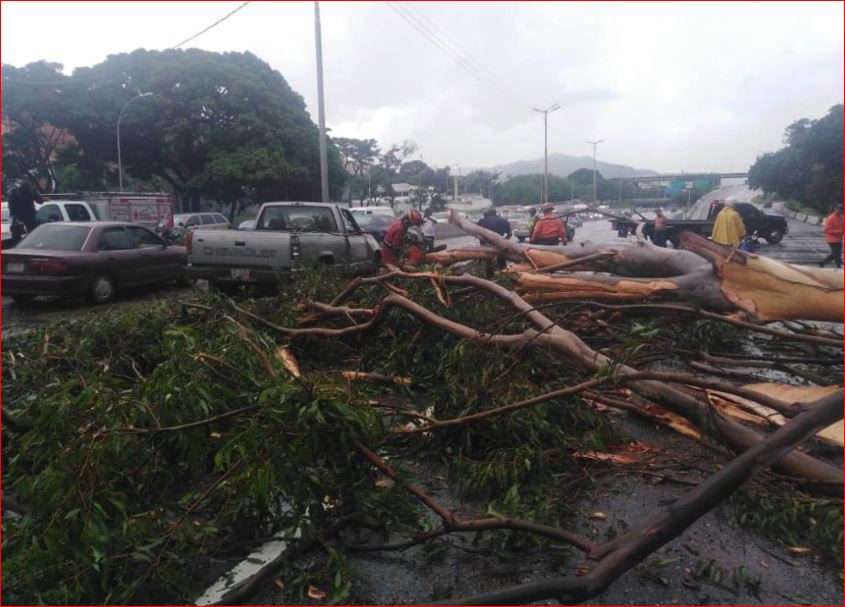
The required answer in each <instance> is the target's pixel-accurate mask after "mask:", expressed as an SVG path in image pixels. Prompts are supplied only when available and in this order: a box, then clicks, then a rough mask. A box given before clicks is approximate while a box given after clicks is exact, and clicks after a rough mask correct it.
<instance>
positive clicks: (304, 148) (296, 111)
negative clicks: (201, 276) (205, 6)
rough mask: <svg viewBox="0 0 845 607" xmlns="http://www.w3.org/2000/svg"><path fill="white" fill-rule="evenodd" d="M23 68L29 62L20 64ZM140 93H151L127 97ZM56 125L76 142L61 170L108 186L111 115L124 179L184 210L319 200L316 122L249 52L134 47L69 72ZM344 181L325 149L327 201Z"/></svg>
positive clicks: (112, 164) (333, 154)
mask: <svg viewBox="0 0 845 607" xmlns="http://www.w3.org/2000/svg"><path fill="white" fill-rule="evenodd" d="M28 67H29V66H28ZM140 92H151V93H153V95H152V96H150V97H149V98H145V99H139V100H137V101H135V102H133V103H132V105H129V106H127V105H126V104H127V102H128V101H129V100H131V99H133V98H134V97H136V96H137V95H138V94H139V93H140ZM53 101H54V105H55V106H56V108H57V111H56V112H55V126H56V127H58V128H64V129H67V130H68V131H69V132H70V133H71V134H72V135H73V137H74V139H75V141H76V146H72V147H69V148H68V149H67V150H65V152H64V155H63V160H64V162H65V163H66V164H65V166H66V167H73V170H72V173H73V174H74V175H75V176H76V177H77V179H78V180H79V181H81V182H85V181H97V180H99V181H105V182H106V183H110V184H112V186H113V185H114V184H115V183H116V181H117V179H116V168H117V167H116V160H117V152H116V141H115V131H116V125H117V120H118V117H119V115H120V112H121V110H122V109H124V108H125V112H124V115H123V119H122V121H121V151H122V160H123V168H124V173H125V181H126V182H127V183H128V184H129V185H130V187H133V186H137V185H139V184H140V185H146V186H149V185H150V184H157V183H165V184H168V185H169V186H170V188H172V190H173V192H174V193H175V194H176V195H177V197H178V199H179V200H180V201H182V206H183V208H198V206H199V201H200V199H206V200H214V201H218V202H231V201H233V200H236V199H241V200H246V199H250V198H252V199H254V200H253V201H262V200H266V199H269V198H276V199H278V198H283V199H300V200H316V199H319V197H320V161H319V150H318V137H317V127H316V126H315V125H314V123H313V122H312V121H311V119H310V117H309V115H308V113H307V111H306V108H305V103H304V101H303V99H302V97H301V96H300V95H299V94H297V93H296V92H294V91H293V90H292V89H291V88H290V86H289V85H288V84H287V82H286V81H285V79H284V78H283V77H282V75H281V74H279V73H278V72H276V71H275V70H273V69H272V68H270V66H269V65H267V64H266V63H265V62H263V61H261V60H260V59H258V58H257V57H256V56H255V55H252V54H250V53H224V54H220V53H210V52H207V51H201V50H197V49H191V50H187V51H182V50H169V51H162V52H159V51H146V50H136V51H134V52H132V53H129V54H120V55H112V56H110V57H109V58H108V59H107V60H106V61H104V62H103V63H101V64H99V65H96V66H93V67H90V68H80V69H77V70H76V71H75V72H74V74H73V76H72V77H70V78H69V79H68V80H67V83H66V84H65V85H64V86H63V87H62V88H61V89H60V91H59V93H58V94H57V96H56V98H55V99H54V100H53ZM344 179H345V172H344V170H343V167H342V166H341V161H340V156H339V154H338V152H337V149H336V148H335V147H334V145H330V146H329V180H330V188H331V191H332V194H333V197H335V198H336V197H337V196H338V195H339V194H340V189H341V186H342V185H343V181H344Z"/></svg>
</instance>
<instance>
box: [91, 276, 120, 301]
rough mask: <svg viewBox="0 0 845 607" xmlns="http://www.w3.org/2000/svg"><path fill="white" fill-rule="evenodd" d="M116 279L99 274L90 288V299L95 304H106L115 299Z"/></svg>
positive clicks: (93, 279) (92, 280) (92, 281)
mask: <svg viewBox="0 0 845 607" xmlns="http://www.w3.org/2000/svg"><path fill="white" fill-rule="evenodd" d="M115 290H116V288H115V284H114V278H112V277H111V275H109V274H97V275H96V276H94V278H92V279H91V284H90V285H89V286H88V299H89V300H91V301H92V302H93V303H98V304H101V303H106V302H109V301H111V300H112V299H114V293H115Z"/></svg>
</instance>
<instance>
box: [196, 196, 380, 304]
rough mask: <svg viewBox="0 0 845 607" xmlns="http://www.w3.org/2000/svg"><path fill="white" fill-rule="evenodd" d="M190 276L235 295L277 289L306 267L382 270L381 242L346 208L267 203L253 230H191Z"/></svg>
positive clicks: (324, 204) (310, 204) (262, 207)
mask: <svg viewBox="0 0 845 607" xmlns="http://www.w3.org/2000/svg"><path fill="white" fill-rule="evenodd" d="M187 245H188V256H189V264H188V267H187V273H188V276H190V277H191V278H201V279H206V280H208V281H209V286H211V287H214V288H218V289H220V290H221V291H224V292H229V293H234V292H235V291H236V290H237V289H238V288H239V287H240V286H241V285H253V286H255V287H257V288H258V289H259V290H269V289H270V288H273V289H275V288H276V287H277V286H278V285H279V284H281V283H285V282H288V281H289V280H290V279H291V277H292V276H293V274H294V273H295V272H296V271H297V270H298V269H299V268H300V267H301V266H303V265H306V264H309V263H323V264H327V265H338V266H342V267H346V268H348V269H350V270H354V271H361V270H372V269H375V268H378V267H379V265H380V263H381V259H380V250H379V244H378V242H376V240H375V238H373V237H372V236H371V235H370V234H367V233H366V232H364V231H363V230H362V229H361V228H360V227H359V226H358V224H357V222H356V221H355V217H354V215H353V214H352V213H351V212H350V211H349V209H347V208H345V207H340V206H338V205H336V204H330V203H318V202H268V203H265V204H263V205H262V206H261V209H260V210H259V212H258V217H257V218H256V227H255V230H253V231H240V230H232V231H221V230H206V229H204V228H200V229H196V230H189V231H188V237H187Z"/></svg>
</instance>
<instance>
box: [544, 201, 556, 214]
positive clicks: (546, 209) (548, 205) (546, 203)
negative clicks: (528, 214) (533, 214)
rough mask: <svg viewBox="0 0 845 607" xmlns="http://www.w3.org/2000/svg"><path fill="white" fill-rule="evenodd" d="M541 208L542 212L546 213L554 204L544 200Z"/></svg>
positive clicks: (552, 209)
mask: <svg viewBox="0 0 845 607" xmlns="http://www.w3.org/2000/svg"><path fill="white" fill-rule="evenodd" d="M541 208H542V209H543V212H544V213H546V212H548V211H554V210H555V205H553V204H552V203H551V202H544V203H543V206H542V207H541Z"/></svg>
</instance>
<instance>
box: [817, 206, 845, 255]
mask: <svg viewBox="0 0 845 607" xmlns="http://www.w3.org/2000/svg"><path fill="white" fill-rule="evenodd" d="M822 229H823V230H824V239H825V241H826V242H827V246H829V247H830V255H828V256H827V257H825V258H824V259H823V260H822V261H820V262H819V267H820V268H823V267H824V264H826V263H827V262H828V261H832V262H834V263H835V264H836V267H837V268H841V267H842V205H839V206H838V207H836V210H835V211H833V213H831V214H830V215H828V216H827V218H826V219H825V220H824V223H823V224H822Z"/></svg>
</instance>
